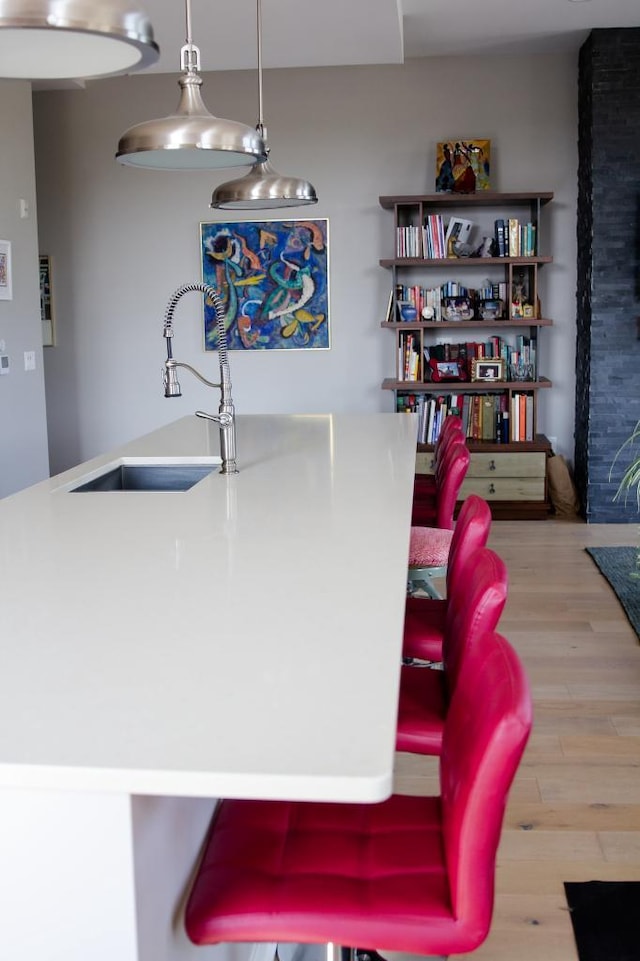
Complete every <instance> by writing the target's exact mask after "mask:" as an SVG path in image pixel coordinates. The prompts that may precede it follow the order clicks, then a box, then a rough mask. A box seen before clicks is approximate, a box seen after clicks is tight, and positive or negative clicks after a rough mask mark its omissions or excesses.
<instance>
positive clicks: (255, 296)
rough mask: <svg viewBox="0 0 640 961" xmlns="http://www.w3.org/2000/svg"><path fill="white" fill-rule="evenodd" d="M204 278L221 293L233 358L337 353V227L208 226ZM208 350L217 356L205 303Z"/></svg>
mask: <svg viewBox="0 0 640 961" xmlns="http://www.w3.org/2000/svg"><path fill="white" fill-rule="evenodd" d="M200 248H201V256H202V277H203V280H204V282H205V283H208V284H211V286H213V287H215V288H216V290H218V291H219V295H220V298H221V300H222V304H223V306H224V309H225V325H226V330H227V337H228V344H229V349H230V350H272V349H288V350H292V349H294V350H295V349H296V348H297V349H321V350H323V349H324V350H326V349H328V348H329V346H330V344H329V273H328V265H329V221H328V220H326V219H320V220H268V221H242V222H239V223H202V224H200ZM204 334H205V349H206V350H216V349H217V332H216V318H215V312H214V310H213V308H212V307H211V306H210V305H209V304H207V303H205V310H204Z"/></svg>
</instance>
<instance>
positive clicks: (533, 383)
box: [382, 377, 553, 394]
mask: <svg viewBox="0 0 640 961" xmlns="http://www.w3.org/2000/svg"><path fill="white" fill-rule="evenodd" d="M546 387H553V384H552V383H551V381H550V380H549V379H548V378H547V377H540V378H539V379H538V380H491V381H468V380H465V381H463V380H457V381H439V382H438V383H431V382H427V383H425V382H424V381H422V380H393V379H392V378H390V377H385V379H384V380H383V381H382V389H383V390H399V391H402V392H404V393H407V394H415V393H428V394H475V393H479V394H486V393H494V392H496V391H511V392H512V393H518V394H520V393H522V391H527V390H544V389H545V388H546Z"/></svg>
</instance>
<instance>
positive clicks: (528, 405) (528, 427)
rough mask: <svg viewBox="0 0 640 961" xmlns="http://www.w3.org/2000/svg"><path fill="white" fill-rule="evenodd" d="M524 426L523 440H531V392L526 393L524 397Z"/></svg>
mask: <svg viewBox="0 0 640 961" xmlns="http://www.w3.org/2000/svg"><path fill="white" fill-rule="evenodd" d="M526 414H527V419H526V427H525V437H524V439H525V440H533V394H527V399H526Z"/></svg>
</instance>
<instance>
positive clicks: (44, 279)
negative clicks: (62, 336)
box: [38, 254, 55, 347]
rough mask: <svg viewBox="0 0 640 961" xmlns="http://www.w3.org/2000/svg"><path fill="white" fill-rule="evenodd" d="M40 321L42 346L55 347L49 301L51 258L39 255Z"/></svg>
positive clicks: (51, 311)
mask: <svg viewBox="0 0 640 961" xmlns="http://www.w3.org/2000/svg"><path fill="white" fill-rule="evenodd" d="M38 262H39V264H40V321H41V323H42V346H43V347H53V346H55V329H54V324H53V304H52V301H51V258H50V257H48V256H47V255H46V254H40V256H39V258H38Z"/></svg>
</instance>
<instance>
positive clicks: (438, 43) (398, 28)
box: [143, 0, 640, 73]
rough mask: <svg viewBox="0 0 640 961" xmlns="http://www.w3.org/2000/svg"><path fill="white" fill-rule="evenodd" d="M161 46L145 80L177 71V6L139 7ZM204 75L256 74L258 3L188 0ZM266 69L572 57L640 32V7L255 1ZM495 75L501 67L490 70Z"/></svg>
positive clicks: (557, 1)
mask: <svg viewBox="0 0 640 961" xmlns="http://www.w3.org/2000/svg"><path fill="white" fill-rule="evenodd" d="M143 6H144V8H145V9H146V11H147V12H148V14H149V16H150V18H151V21H152V23H153V26H154V30H155V35H156V40H157V42H158V43H159V45H160V50H161V54H160V60H159V61H158V63H157V64H156V65H155V66H154V67H152V68H151V71H152V72H161V73H173V72H179V69H180V47H181V46H182V44H183V42H184V39H185V34H186V26H185V8H184V3H183V2H182V0H143ZM191 7H192V28H193V40H194V42H195V43H196V44H197V46H198V47H200V51H201V56H202V62H201V67H202V69H203V70H237V69H251V68H255V66H256V2H255V0H192V2H191ZM262 26H263V45H262V49H263V64H264V67H265V68H268V67H300V66H313V67H317V66H336V65H349V64H351V65H353V64H368V63H402V61H403V60H404V59H406V58H409V57H437V56H450V55H457V54H460V55H466V54H474V53H477V54H490V53H496V54H498V53H500V54H501V55H517V54H521V53H526V52H528V53H541V52H545V51H548V52H554V51H558V50H568V49H574V50H576V49H577V48H578V46H579V45H580V44H581V43H582V41H583V40H584V38H585V37H586V36H587V34H588V32H589V30H591V29H592V28H594V27H634V26H640V3H639V2H638V0H583V2H571V0H475V2H473V0H262ZM496 68H497V69H499V65H498V64H496Z"/></svg>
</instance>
